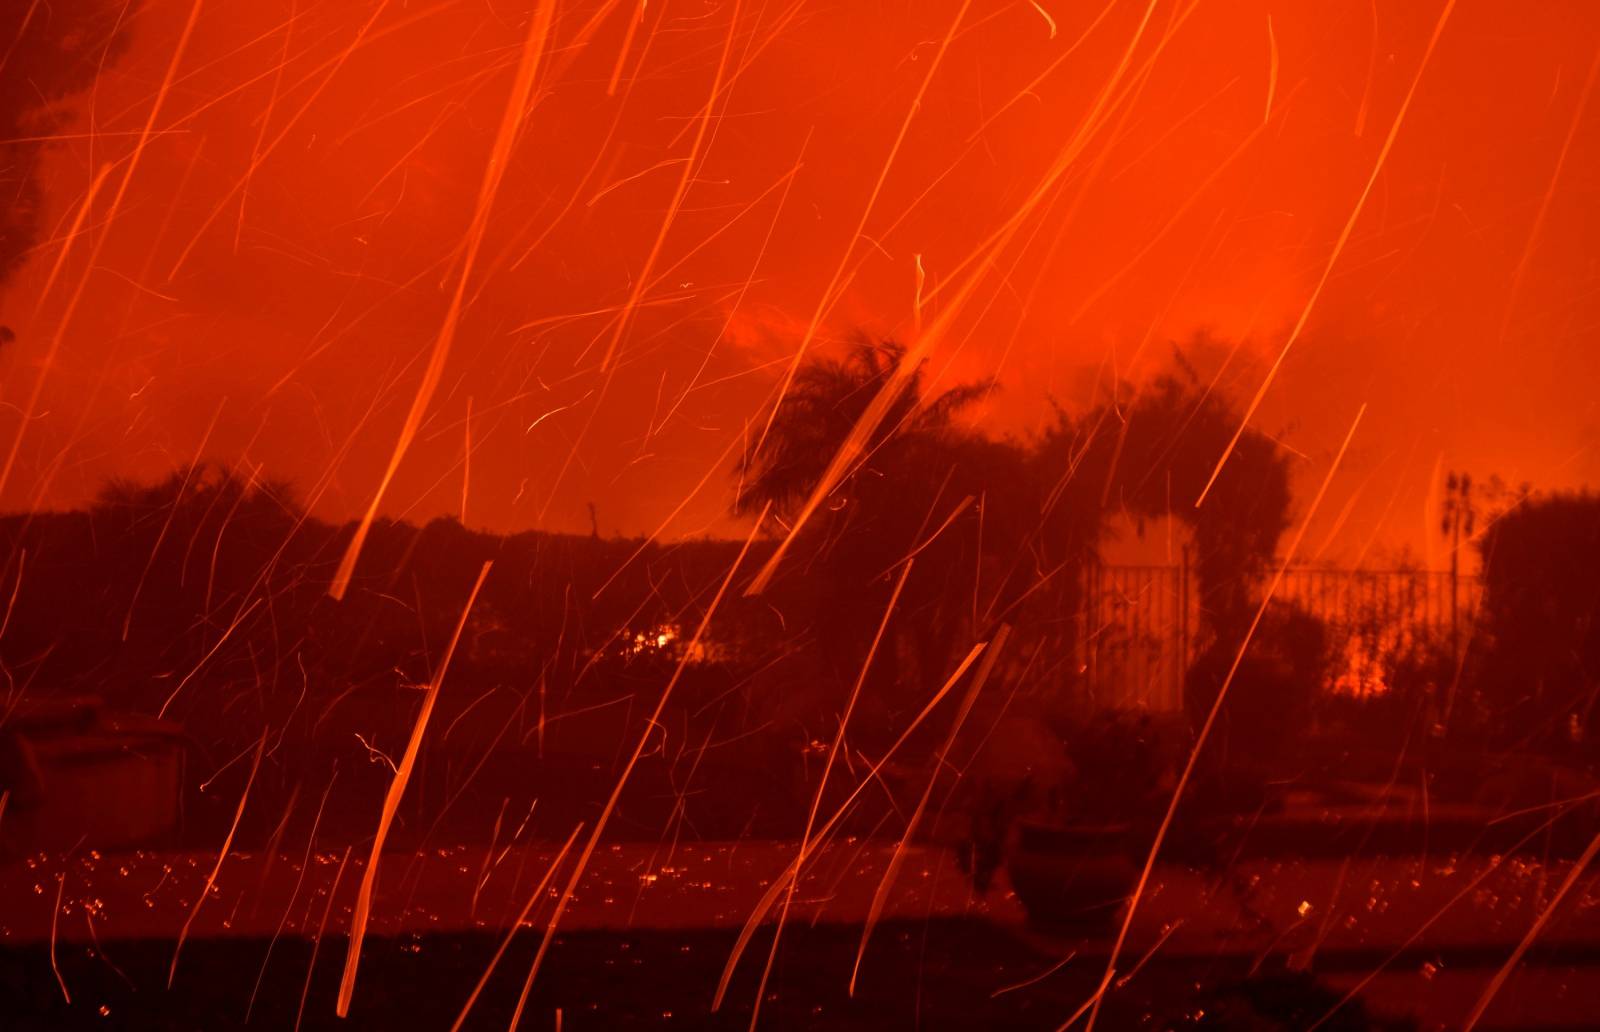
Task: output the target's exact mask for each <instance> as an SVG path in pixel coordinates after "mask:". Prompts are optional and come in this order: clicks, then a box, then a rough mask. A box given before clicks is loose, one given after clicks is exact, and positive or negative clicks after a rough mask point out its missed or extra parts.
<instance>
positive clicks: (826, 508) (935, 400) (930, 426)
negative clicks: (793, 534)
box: [734, 340, 1026, 708]
mask: <svg viewBox="0 0 1600 1032" xmlns="http://www.w3.org/2000/svg"><path fill="white" fill-rule="evenodd" d="M905 355H906V351H905V348H904V347H903V346H902V345H900V344H898V343H895V342H892V341H891V342H875V341H868V340H857V341H855V342H854V343H852V344H851V346H850V347H849V348H848V349H847V350H846V352H845V353H844V354H843V355H842V356H840V357H827V356H819V357H817V358H814V359H812V360H811V361H809V362H808V363H807V364H806V365H804V366H802V367H801V369H800V370H799V371H798V372H797V373H796V375H795V378H794V382H793V384H792V386H791V390H790V392H789V394H788V395H787V396H786V397H785V398H784V399H783V402H782V403H781V405H780V406H779V409H778V411H777V413H776V414H775V416H774V418H773V421H772V426H771V429H770V431H769V432H768V433H767V435H766V438H765V440H764V441H763V442H762V445H761V447H760V449H759V450H758V451H756V452H754V453H753V454H751V455H747V456H746V457H745V458H744V459H743V460H742V461H741V462H740V463H739V465H738V467H737V469H736V475H737V477H738V489H737V492H736V495H735V499H734V511H735V512H736V513H749V512H752V511H756V510H759V509H760V508H761V507H763V506H766V505H770V506H771V511H772V513H773V515H774V516H775V517H776V519H775V520H774V525H775V529H776V531H777V532H780V533H781V532H783V530H784V529H785V528H786V527H787V525H788V522H789V520H790V519H791V518H792V517H793V516H794V514H795V513H796V511H797V510H798V509H799V508H800V507H801V506H802V505H803V504H805V502H806V500H807V499H808V498H809V497H810V495H811V493H812V492H813V491H814V490H815V488H816V485H817V483H818V481H819V480H820V479H821V477H822V475H823V473H824V471H825V470H826V468H827V466H828V464H829V462H830V461H831V460H832V459H833V457H834V455H835V454H837V452H838V450H839V448H840V446H841V445H842V444H843V443H844V441H845V439H846V437H847V436H848V435H849V433H850V432H851V430H852V428H853V427H854V426H855V425H856V423H857V421H858V420H859V419H860V417H861V415H862V413H863V412H864V411H865V410H866V408H867V406H868V405H869V404H870V403H871V401H872V400H873V398H874V397H875V396H876V394H877V392H878V391H879V390H881V389H882V387H883V385H884V384H885V383H886V382H888V380H889V378H890V377H891V376H892V375H893V374H894V373H895V372H896V371H897V370H898V369H899V367H900V365H901V363H902V362H904V361H905ZM993 389H994V388H993V384H992V383H988V382H982V383H970V384H962V385H959V386H956V387H952V388H950V389H947V390H944V391H942V392H940V393H937V394H933V395H931V396H930V394H929V393H928V388H927V381H926V376H925V370H924V369H923V368H921V367H919V368H917V369H915V370H913V371H912V373H911V375H910V377H909V383H908V386H907V388H906V389H905V391H904V392H903V393H902V394H901V395H900V397H899V399H898V400H897V401H896V402H895V404H894V406H893V408H892V409H891V410H890V412H889V414H888V417H887V418H886V419H885V420H884V421H883V423H882V426H881V428H880V429H879V430H878V431H877V432H876V434H875V435H874V436H873V437H872V439H871V440H869V441H868V443H867V447H866V448H864V449H863V453H862V457H861V459H860V461H859V462H858V463H857V464H856V466H855V468H854V469H852V470H850V471H849V472H848V473H847V475H846V476H844V477H843V478H841V479H840V481H839V483H838V485H837V486H836V487H835V488H834V490H833V492H832V494H831V495H830V496H829V497H828V498H827V499H826V500H825V502H824V504H823V506H822V507H821V508H820V509H819V511H818V513H817V515H816V516H815V517H814V518H813V519H812V520H811V522H810V523H809V524H808V526H807V527H806V530H805V532H804V535H803V543H804V545H805V546H806V547H805V549H804V550H803V551H802V553H801V554H802V555H804V556H806V557H808V558H804V559H801V560H800V561H799V562H798V563H797V565H798V566H799V568H800V570H801V575H802V576H806V577H809V578H810V579H812V580H813V581H815V582H816V586H817V588H816V589H817V590H818V591H819V593H820V595H821V598H820V599H819V601H818V603H817V604H816V605H815V606H814V612H815V613H816V619H815V624H814V626H813V628H812V630H813V631H814V633H815V634H816V636H817V638H818V642H819V647H820V652H821V653H822V656H821V658H822V661H823V663H824V665H825V666H831V667H832V668H833V669H832V672H833V673H834V674H836V675H838V677H839V679H840V680H843V679H846V678H848V677H853V676H854V673H855V670H856V669H857V667H858V666H859V663H860V662H861V660H862V659H863V657H864V655H865V652H866V649H867V647H868V645H869V643H870V640H871V637H872V635H873V632H874V629H875V627H876V624H877V616H878V614H880V613H881V612H882V609H883V606H884V605H885V604H886V603H887V600H888V597H889V593H890V590H891V588H892V585H893V583H894V580H895V579H896V577H897V576H898V570H899V566H900V563H901V562H902V560H904V559H905V558H907V557H909V556H912V555H913V553H915V559H914V564H913V570H912V572H911V574H910V576H909V579H908V580H907V583H906V587H905V589H904V592H903V595H902V600H901V602H900V604H899V609H898V613H897V616H896V618H895V621H894V623H893V624H891V633H892V634H893V635H894V637H893V638H892V640H891V641H890V642H889V643H888V644H886V645H885V647H884V650H885V653H886V654H885V655H884V656H883V658H882V659H881V660H880V662H879V664H878V669H881V670H882V671H883V676H882V677H881V678H879V681H878V686H877V687H878V691H877V692H875V693H874V694H875V696H876V698H875V699H874V704H879V703H882V704H885V705H888V706H890V708H893V705H894V702H893V700H894V699H895V698H896V697H904V696H905V695H906V694H907V693H910V692H916V691H918V690H932V689H933V688H936V687H937V680H938V679H939V678H941V677H942V676H943V675H944V674H945V673H946V668H947V667H948V665H949V664H950V661H951V659H952V653H953V651H954V650H955V649H956V647H957V646H958V645H962V644H963V643H964V641H968V640H970V636H971V634H972V633H975V632H976V628H975V627H974V626H973V625H974V624H975V623H982V622H983V618H984V611H986V610H990V609H992V608H993V607H984V606H975V605H974V595H975V587H979V586H991V587H992V586H993V585H994V582H995V572H994V570H993V567H994V565H995V563H994V560H995V557H996V556H998V555H1000V554H1002V551H1003V550H1002V549H1001V547H1000V544H1001V543H1002V542H1005V541H1007V540H1013V539H1015V537H1016V534H1015V533H1014V530H1013V527H1014V526H1015V524H1016V522H1017V517H1018V514H1019V512H1020V511H1021V510H1020V509H1019V507H1018V506H1016V505H1014V504H1012V499H1013V497H1014V496H1015V495H1016V493H1017V488H1018V486H1019V485H1021V484H1023V483H1025V482H1026V471H1025V468H1024V463H1023V460H1022V455H1021V451H1020V449H1018V448H1017V447H1016V446H1015V445H1012V444H1009V443H1006V442H998V441H993V440H990V439H988V438H986V437H984V436H982V435H981V434H978V433H976V432H975V431H973V430H971V429H969V428H966V427H963V426H962V425H961V424H960V421H959V417H960V415H961V414H962V413H963V412H964V411H965V410H966V409H968V408H969V407H970V406H971V405H972V404H973V403H974V402H976V401H978V400H979V399H981V398H983V397H984V396H986V395H987V394H989V393H990V392H991V391H992V390H993Z"/></svg>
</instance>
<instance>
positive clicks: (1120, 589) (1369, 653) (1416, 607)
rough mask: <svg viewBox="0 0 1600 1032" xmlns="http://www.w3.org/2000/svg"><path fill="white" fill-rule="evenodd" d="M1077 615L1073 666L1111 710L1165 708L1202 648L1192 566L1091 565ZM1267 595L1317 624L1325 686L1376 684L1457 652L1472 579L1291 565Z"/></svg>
mask: <svg viewBox="0 0 1600 1032" xmlns="http://www.w3.org/2000/svg"><path fill="white" fill-rule="evenodd" d="M1083 576H1084V583H1083V592H1082V595H1081V598H1082V600H1083V601H1082V612H1081V613H1080V614H1079V617H1078V621H1077V623H1078V626H1077V633H1078V638H1079V641H1078V651H1077V654H1078V656H1079V667H1080V671H1081V674H1082V679H1083V683H1084V684H1085V686H1086V687H1087V690H1088V691H1089V693H1090V697H1091V699H1093V701H1094V702H1095V703H1097V704H1099V705H1105V706H1111V707H1115V708H1119V709H1145V710H1153V711H1173V710H1177V709H1180V708H1181V707H1182V705H1183V679H1184V674H1185V672H1186V671H1187V670H1188V667H1189V664H1190V663H1191V662H1193V660H1194V658H1195V655H1196V652H1197V649H1198V648H1200V647H1202V646H1203V644H1204V643H1203V642H1200V641H1199V640H1198V639H1199V637H1200V633H1199V629H1200V628H1201V627H1203V626H1204V620H1203V614H1202V613H1200V611H1199V603H1198V592H1197V590H1196V586H1195V583H1194V572H1193V569H1192V568H1191V567H1190V565H1189V564H1188V563H1187V562H1185V563H1182V564H1178V565H1169V566H1112V565H1091V566H1090V567H1088V568H1087V569H1086V570H1085V571H1084V575H1083ZM1274 598H1275V599H1279V600H1282V601H1284V602H1288V603H1292V604H1294V605H1295V606H1297V607H1299V608H1300V609H1302V610H1304V611H1305V612H1307V613H1309V614H1310V615H1312V616H1314V617H1316V618H1317V619H1318V620H1320V621H1322V623H1323V625H1324V627H1325V628H1326V629H1327V632H1328V638H1329V645H1330V649H1331V651H1332V653H1333V655H1332V657H1331V660H1332V661H1331V672H1330V677H1329V683H1328V684H1326V685H1324V686H1323V687H1324V688H1325V689H1326V690H1329V691H1335V692H1341V693H1345V694H1350V695H1367V694H1372V693H1374V692H1380V691H1383V690H1384V685H1383V682H1382V677H1383V673H1384V670H1385V668H1386V665H1387V664H1389V663H1391V662H1392V661H1393V660H1394V658H1395V657H1396V656H1400V655H1404V654H1406V653H1408V652H1414V651H1416V650H1418V649H1420V648H1426V647H1438V648H1447V649H1449V650H1450V652H1451V654H1455V653H1456V652H1457V651H1458V648H1457V645H1458V637H1459V634H1460V632H1461V629H1462V628H1463V627H1464V626H1466V623H1467V621H1468V618H1469V615H1470V613H1471V612H1472V610H1473V608H1474V607H1475V606H1476V604H1477V598H1478V584H1477V581H1476V580H1475V579H1473V578H1460V577H1454V576H1452V575H1451V574H1450V573H1448V572H1440V571H1433V570H1405V569H1397V570H1369V569H1338V568H1328V567H1295V568H1292V569H1290V570H1287V571H1286V572H1285V573H1284V576H1283V578H1282V580H1281V581H1280V582H1279V583H1278V586H1277V590H1276V592H1275V593H1274Z"/></svg>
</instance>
